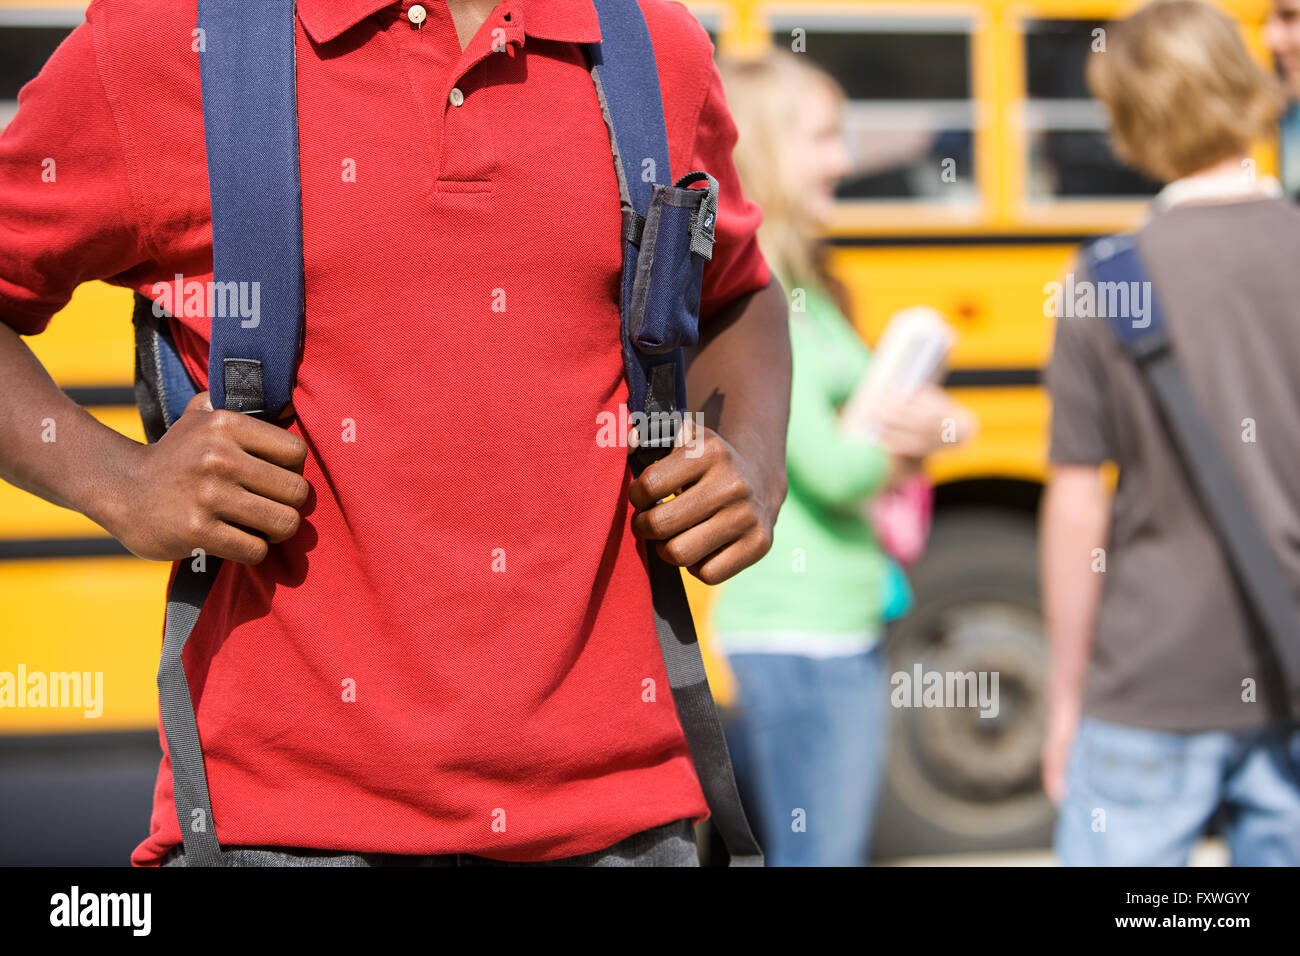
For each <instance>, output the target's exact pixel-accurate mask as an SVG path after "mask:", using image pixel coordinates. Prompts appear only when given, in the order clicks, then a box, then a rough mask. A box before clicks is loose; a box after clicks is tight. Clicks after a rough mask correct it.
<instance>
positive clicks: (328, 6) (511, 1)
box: [298, 0, 600, 43]
mask: <svg viewBox="0 0 1300 956" xmlns="http://www.w3.org/2000/svg"><path fill="white" fill-rule="evenodd" d="M426 2H427V3H429V4H431V5H432V4H434V3H444V2H445V0H426ZM396 5H397V4H394V3H393V0H298V19H300V20H301V21H302V25H303V26H304V27H305V28H306V29H307V33H308V35H310V36H311V38H312V39H313V40H315V41H316V42H317V43H328V42H329V41H330V40H333V39H335V38H336V37H338V36H340V35H342V34H343V33H344V32H345V31H346V30H349V29H351V28H352V27H354V26H356V25H357V24H358V23H360V22H361V21H362V20H364V19H365V18H366V17H368V16H370V15H371V14H373V13H378V12H379V11H380V10H383V9H384V8H385V7H390V6H396ZM507 10H508V11H510V14H511V17H512V18H517V19H518V20H519V24H518V27H517V28H518V29H519V30H520V31H521V32H522V33H523V34H526V35H527V36H530V37H536V38H537V39H539V40H557V41H560V42H567V43H597V42H599V41H600V19H599V17H597V15H596V7H595V4H594V3H593V2H592V0H501V2H500V3H499V4H498V5H497V9H496V10H494V11H493V15H495V14H496V13H498V12H500V13H505V12H506V11H507Z"/></svg>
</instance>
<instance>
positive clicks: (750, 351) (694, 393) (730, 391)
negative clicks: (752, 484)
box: [686, 278, 791, 503]
mask: <svg viewBox="0 0 1300 956" xmlns="http://www.w3.org/2000/svg"><path fill="white" fill-rule="evenodd" d="M788 321H789V318H788V308H787V305H786V300H785V292H784V291H783V290H782V288H781V285H780V283H779V282H777V281H776V279H775V278H773V280H772V281H771V282H770V283H769V284H768V285H767V286H766V287H764V288H762V289H759V290H758V291H756V292H753V293H750V294H749V295H746V296H742V297H741V298H739V299H737V300H736V301H735V302H733V303H732V304H731V305H730V306H728V308H727V309H725V310H724V311H723V312H722V313H721V314H719V315H716V316H714V317H713V319H712V320H711V321H710V322H709V324H708V327H707V328H706V329H704V330H702V332H701V338H700V344H699V345H698V346H697V347H696V348H695V349H694V350H693V351H692V354H690V355H689V356H688V361H689V365H688V370H687V376H686V385H687V393H688V400H689V403H690V407H691V410H692V411H695V412H700V413H702V414H703V415H704V423H705V424H706V425H707V426H708V427H710V428H712V429H713V430H714V431H716V432H717V433H718V434H719V435H721V436H722V437H723V438H724V439H725V440H726V441H727V442H728V443H729V444H730V445H731V446H732V447H734V448H735V449H736V451H737V452H738V453H739V454H740V455H741V456H742V457H743V458H744V459H745V460H746V461H748V462H749V463H750V465H751V466H752V467H753V468H754V469H755V471H756V473H757V474H759V475H760V476H761V480H762V482H763V484H764V487H765V490H766V492H767V493H768V494H769V495H771V496H773V497H774V498H775V500H776V501H777V502H778V503H779V502H780V501H781V500H783V499H784V497H785V489H786V470H785V440H786V429H787V427H788V425H789V418H790V372H791V360H790V331H789V325H788Z"/></svg>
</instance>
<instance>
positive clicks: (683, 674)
mask: <svg viewBox="0 0 1300 956" xmlns="http://www.w3.org/2000/svg"><path fill="white" fill-rule="evenodd" d="M596 12H597V14H598V15H599V17H600V33H601V41H600V43H599V44H590V45H588V47H587V55H588V59H589V61H590V63H591V75H592V79H593V81H594V82H595V84H596V92H597V96H598V98H599V99H600V104H601V112H602V114H603V115H604V118H605V123H606V126H607V127H608V129H609V138H610V145H611V148H612V151H613V154H614V171H615V174H616V175H617V178H618V186H619V196H620V200H621V204H622V208H623V276H622V286H621V288H622V294H621V298H620V302H619V313H620V317H621V323H620V324H621V328H622V340H623V360H624V366H625V368H626V372H627V382H628V410H629V412H630V415H631V418H632V420H633V422H634V423H635V424H636V426H637V431H638V433H639V436H640V440H639V441H638V443H637V447H636V448H635V449H634V450H633V451H632V455H631V467H632V474H633V476H634V477H635V476H637V475H639V474H640V473H641V472H642V471H643V470H644V469H645V468H646V467H648V466H649V465H650V464H652V463H653V462H655V461H658V460H659V459H661V458H663V457H664V456H665V455H667V454H668V453H669V452H670V451H671V450H672V448H673V446H674V444H675V443H676V441H677V438H678V433H679V430H680V428H681V424H682V415H683V413H684V411H685V409H686V374H685V369H686V365H685V360H684V355H683V351H682V349H683V347H684V346H689V345H694V344H695V342H696V341H697V338H698V323H699V299H700V282H701V277H702V274H703V269H704V262H705V261H706V260H707V259H708V258H709V256H710V255H711V254H712V247H713V228H714V221H715V219H716V215H717V194H718V184H717V182H716V181H715V180H714V179H713V177H712V176H710V175H708V173H705V172H693V173H690V174H689V175H687V176H684V177H682V179H680V180H678V181H677V182H675V183H673V184H672V185H662V184H661V183H659V182H657V181H656V180H658V179H659V178H661V177H662V178H663V179H664V180H665V181H671V178H670V177H671V174H670V170H669V164H668V134H667V132H666V129H665V126H664V110H663V101H662V98H661V95H660V90H659V71H658V68H657V66H656V64H655V54H654V47H653V45H652V43H651V40H650V31H649V29H648V28H647V27H646V23H645V19H644V18H643V16H642V14H641V10H640V7H639V6H638V5H637V0H596ZM698 185H705V186H706V188H704V189H695V188H692V187H694V186H698ZM645 554H646V561H647V564H648V568H649V573H650V588H651V595H652V598H653V602H654V614H655V628H656V630H657V632H658V636H659V647H660V650H661V651H662V652H663V657H664V667H665V670H666V672H667V674H668V683H669V686H670V687H671V688H672V693H673V703H674V704H675V706H676V708H677V716H678V718H679V720H680V721H681V724H682V731H683V733H684V734H685V737H686V742H687V744H688V746H689V747H690V751H691V758H692V760H693V761H694V763H695V771H696V774H697V776H698V777H699V780H700V788H701V790H703V792H704V797H705V800H706V801H707V802H708V805H709V810H710V814H711V816H712V821H713V825H714V826H715V827H716V828H717V831H718V834H719V835H720V836H721V837H722V841H723V843H724V844H725V845H726V848H727V853H728V855H729V857H730V865H731V866H762V864H763V854H762V851H761V850H760V849H759V846H758V841H757V840H755V839H754V835H753V833H752V832H751V830H750V827H749V821H748V820H747V819H746V817H745V810H744V807H743V805H742V804H741V801H740V793H739V791H738V789H737V787H736V779H735V775H734V773H733V771H732V766H731V755H730V754H729V753H728V751H727V743H726V737H725V736H724V734H723V730H722V723H721V721H720V719H719V717H718V710H717V706H716V705H715V704H714V701H713V694H712V693H711V691H710V690H709V682H708V678H707V676H706V675H705V671H704V661H703V658H702V656H701V654H700V645H699V640H698V638H697V637H696V634H695V624H694V621H693V620H692V618H691V609H690V605H689V604H688V603H687V600H686V591H685V588H684V587H683V585H682V575H681V571H680V570H679V569H678V568H676V567H674V566H672V565H670V564H667V563H666V562H664V561H663V559H662V558H660V557H659V554H658V552H657V551H656V550H655V549H654V548H653V547H646V548H645Z"/></svg>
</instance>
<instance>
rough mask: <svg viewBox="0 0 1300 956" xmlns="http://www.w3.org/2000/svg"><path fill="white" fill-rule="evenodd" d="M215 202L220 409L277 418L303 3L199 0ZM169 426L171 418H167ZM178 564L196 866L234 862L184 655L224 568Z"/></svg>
mask: <svg viewBox="0 0 1300 956" xmlns="http://www.w3.org/2000/svg"><path fill="white" fill-rule="evenodd" d="M198 26H199V29H200V30H201V31H202V34H201V37H202V43H203V47H202V52H201V53H200V54H199V72H200V78H201V81H202V87H203V132H204V140H205V142H206V145H207V154H208V183H209V188H210V191H211V201H212V271H213V277H212V278H213V282H212V293H211V294H210V295H209V296H208V305H209V315H210V318H211V322H212V338H211V343H210V346H209V358H208V389H209V392H210V393H211V397H212V407H213V408H226V409H230V410H232V411H238V412H244V413H246V414H258V415H263V416H265V417H267V418H268V419H271V420H275V419H277V418H279V417H280V413H281V412H282V411H283V410H284V409H285V408H286V407H287V406H288V404H289V402H290V398H291V395H292V392H293V381H294V374H295V371H296V366H297V360H298V353H299V350H300V348H301V344H302V334H303V301H304V292H303V258H302V188H301V186H300V181H299V170H298V104H297V82H296V73H295V63H294V36H295V31H296V29H297V24H296V23H295V19H294V2H293V0H199V5H198ZM168 424H170V422H168ZM196 563H198V564H199V566H200V567H204V566H205V562H204V561H198V562H194V561H190V560H185V561H181V562H180V563H179V564H178V565H177V567H176V574H175V576H174V577H173V579H172V585H171V589H170V591H169V592H168V596H167V617H166V622H165V624H164V629H163V652H162V660H161V661H160V663H159V666H158V702H159V709H160V712H161V715H162V724H163V733H164V735H165V736H166V738H167V752H168V759H169V760H170V762H171V769H172V793H173V794H174V796H175V800H176V819H177V822H178V823H179V824H180V829H181V837H182V839H183V840H184V842H185V865H186V866H220V865H222V863H223V860H224V857H223V855H222V852H221V845H220V843H219V842H218V840H217V830H216V821H215V820H214V818H213V815H212V800H211V796H210V794H209V791H208V781H207V773H206V770H205V767H204V763H203V751H202V748H201V745H200V742H199V733H198V723H197V721H196V719H195V715H194V702H193V698H192V697H191V694H190V688H189V681H188V679H187V677H186V674H185V665H184V663H183V655H184V651H185V646H186V644H187V643H188V641H189V638H190V635H191V633H193V631H194V626H195V624H196V623H197V622H198V619H199V614H200V613H201V611H202V608H203V603H204V601H205V600H206V599H207V596H208V594H209V592H210V591H211V590H212V585H213V582H214V581H215V580H216V577H217V574H218V572H219V571H220V569H221V563H222V562H221V560H220V559H217V558H207V559H206V570H202V571H199V570H195V567H194V565H195V564H196Z"/></svg>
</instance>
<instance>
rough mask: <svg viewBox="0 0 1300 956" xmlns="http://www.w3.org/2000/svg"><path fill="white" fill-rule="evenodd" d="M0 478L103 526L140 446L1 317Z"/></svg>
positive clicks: (125, 481)
mask: <svg viewBox="0 0 1300 956" xmlns="http://www.w3.org/2000/svg"><path fill="white" fill-rule="evenodd" d="M0 382H3V383H4V387H3V391H2V392H0V395H2V396H3V398H2V399H0V478H2V479H4V480H5V481H7V482H9V483H10V484H13V485H17V486H18V487H19V488H22V489H23V490H25V491H29V492H31V493H32V494H34V495H37V496H39V497H41V498H44V499H45V500H46V501H50V502H53V503H54V504H56V505H60V506H61V507H64V508H71V509H72V510H74V511H79V512H81V513H82V514H85V515H87V516H88V517H89V518H91V520H93V521H96V522H97V523H99V524H101V525H103V524H105V523H106V521H107V520H108V518H107V514H106V511H107V509H108V507H109V505H110V503H111V502H112V501H113V500H114V499H115V498H116V497H117V496H118V494H119V492H120V489H121V488H123V487H125V486H126V485H127V483H128V482H129V478H128V476H127V475H126V462H127V460H128V459H129V457H130V456H131V454H132V451H133V449H138V448H140V447H142V446H140V445H139V444H138V443H137V442H133V441H131V440H130V439H129V438H126V437H124V436H122V435H120V434H118V433H117V432H115V431H113V430H112V429H111V428H108V427H107V426H105V425H103V424H101V423H100V422H98V421H96V420H95V418H94V417H92V416H91V415H90V414H89V413H88V412H86V410H85V409H83V408H82V407H81V406H79V405H78V404H77V403H76V402H74V401H73V400H72V399H70V398H69V397H68V396H67V395H66V394H64V392H63V391H62V390H61V389H60V388H59V387H58V386H57V385H55V384H54V381H53V380H52V379H51V378H50V376H49V374H48V373H47V372H46V371H45V368H44V367H43V366H42V365H41V363H40V362H39V361H38V360H37V358H36V356H35V355H33V354H32V351H31V349H29V348H28V347H27V345H26V343H24V342H23V340H22V338H21V337H20V336H19V335H18V334H17V333H16V332H14V331H13V330H12V329H10V328H9V327H8V326H7V325H4V324H3V323H0Z"/></svg>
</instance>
